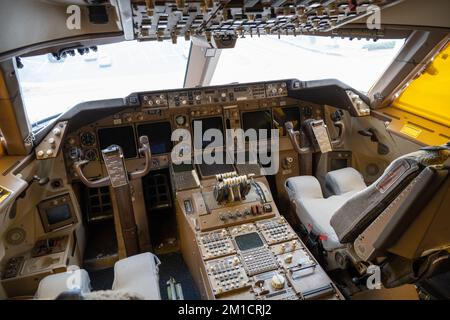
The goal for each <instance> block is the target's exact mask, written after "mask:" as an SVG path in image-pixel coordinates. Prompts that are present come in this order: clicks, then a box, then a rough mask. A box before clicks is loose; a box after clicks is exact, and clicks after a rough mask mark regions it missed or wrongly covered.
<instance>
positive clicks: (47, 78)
mask: <svg viewBox="0 0 450 320" xmlns="http://www.w3.org/2000/svg"><path fill="white" fill-rule="evenodd" d="M189 48H190V42H188V41H178V43H177V44H172V43H170V42H166V41H164V42H137V41H126V42H121V43H114V44H107V45H102V46H98V48H97V52H94V51H92V50H91V51H90V52H89V53H88V54H84V55H80V54H78V53H77V54H76V55H75V56H67V57H66V58H65V59H62V60H61V61H57V60H56V59H55V58H53V56H51V55H41V56H34V57H27V58H22V59H21V62H22V63H23V65H24V67H23V68H22V69H19V81H20V85H21V91H22V98H23V99H24V103H25V108H26V110H27V113H28V118H29V120H30V122H31V123H36V122H39V121H42V120H43V119H46V118H49V117H52V116H54V115H57V114H59V113H62V112H64V111H66V110H67V109H69V108H71V107H73V106H75V105H76V104H78V103H80V102H84V101H91V100H99V99H111V98H122V97H125V96H127V95H129V94H130V93H132V92H137V91H148V90H158V89H168V88H180V87H182V86H183V82H184V76H185V72H186V66H187V61H188V58H189Z"/></svg>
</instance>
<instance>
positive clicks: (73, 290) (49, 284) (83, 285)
mask: <svg viewBox="0 0 450 320" xmlns="http://www.w3.org/2000/svg"><path fill="white" fill-rule="evenodd" d="M159 264H160V261H159V259H158V258H157V257H156V256H155V255H153V254H151V253H149V252H146V253H141V254H137V255H134V256H131V257H128V258H125V259H122V260H119V261H117V262H116V264H115V265H114V282H113V285H112V289H111V290H106V291H91V286H90V279H89V275H88V273H87V272H86V270H84V269H78V270H73V271H67V272H63V273H56V274H52V275H49V276H47V277H45V278H44V279H42V280H41V282H40V283H39V287H38V290H37V292H36V294H35V299H40V300H53V299H58V300H82V299H88V300H111V299H112V300H117V299H121V300H125V299H127V300H128V299H137V300H161V293H160V291H159V272H158V266H159Z"/></svg>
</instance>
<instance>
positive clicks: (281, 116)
mask: <svg viewBox="0 0 450 320" xmlns="http://www.w3.org/2000/svg"><path fill="white" fill-rule="evenodd" d="M289 121H290V122H292V124H293V125H294V131H298V130H300V110H299V108H298V107H284V108H274V109H273V125H274V127H275V128H276V129H278V130H280V136H285V135H286V128H285V127H284V125H285V124H286V122H289Z"/></svg>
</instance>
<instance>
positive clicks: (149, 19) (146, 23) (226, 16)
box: [132, 0, 400, 42]
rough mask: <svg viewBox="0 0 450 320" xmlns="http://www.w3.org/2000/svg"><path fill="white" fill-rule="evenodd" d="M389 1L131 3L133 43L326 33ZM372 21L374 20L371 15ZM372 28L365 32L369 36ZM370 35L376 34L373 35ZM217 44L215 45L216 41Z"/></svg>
mask: <svg viewBox="0 0 450 320" xmlns="http://www.w3.org/2000/svg"><path fill="white" fill-rule="evenodd" d="M398 2H400V1H394V0H372V1H360V0H358V1H348V0H322V1H313V0H300V1H295V0H273V1H270V0H269V1H267V0H193V1H185V0H176V1H157V0H146V1H133V5H132V8H133V20H134V32H135V37H136V38H137V39H138V40H158V41H163V40H169V41H170V40H172V41H173V42H176V41H177V38H178V37H180V36H181V37H185V38H186V39H187V40H188V39H190V37H191V36H194V35H196V36H205V37H206V38H207V39H208V40H211V39H212V40H216V39H222V40H223V39H225V40H226V39H227V38H236V37H239V36H240V37H243V36H247V35H249V36H260V35H266V34H273V35H280V36H281V35H286V34H289V35H297V34H314V33H322V32H331V31H332V30H335V29H336V28H338V27H340V26H343V25H345V24H347V23H349V22H352V21H355V19H361V18H363V17H364V16H367V17H370V16H373V15H374V14H376V13H379V10H381V9H382V8H383V7H386V6H390V5H393V4H396V3H398ZM373 17H374V18H375V16H373ZM371 28H372V27H367V28H365V29H367V30H368V31H371V30H369V29H371ZM376 31H377V30H375V34H376ZM216 41H217V40H216Z"/></svg>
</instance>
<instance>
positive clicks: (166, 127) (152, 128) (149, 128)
mask: <svg viewBox="0 0 450 320" xmlns="http://www.w3.org/2000/svg"><path fill="white" fill-rule="evenodd" d="M137 132H138V137H141V136H147V137H148V140H149V142H150V150H151V151H152V154H162V153H169V152H171V151H172V141H171V136H172V129H171V127H170V122H157V123H147V124H142V125H139V126H138V128H137Z"/></svg>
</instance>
